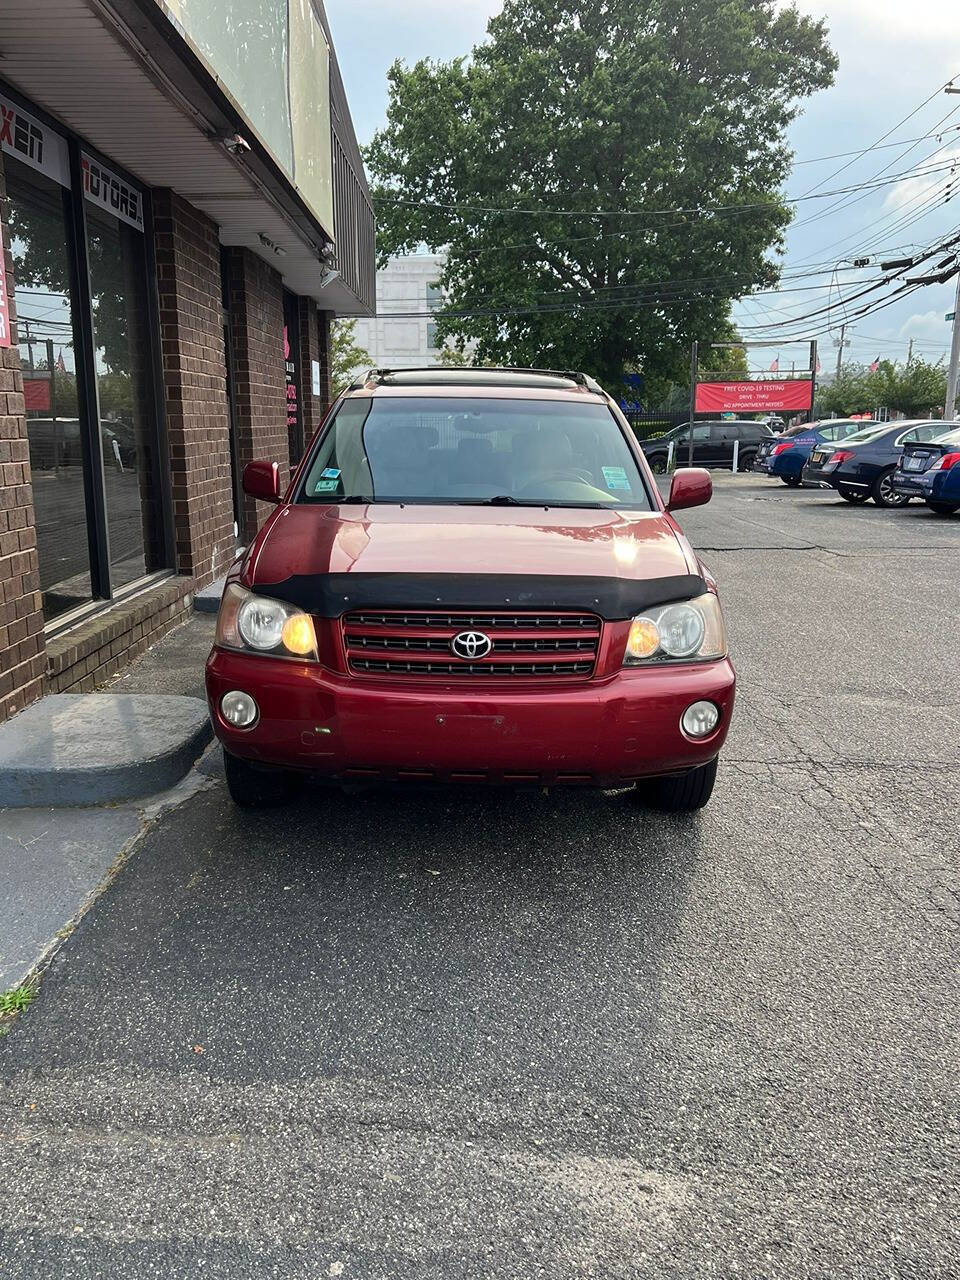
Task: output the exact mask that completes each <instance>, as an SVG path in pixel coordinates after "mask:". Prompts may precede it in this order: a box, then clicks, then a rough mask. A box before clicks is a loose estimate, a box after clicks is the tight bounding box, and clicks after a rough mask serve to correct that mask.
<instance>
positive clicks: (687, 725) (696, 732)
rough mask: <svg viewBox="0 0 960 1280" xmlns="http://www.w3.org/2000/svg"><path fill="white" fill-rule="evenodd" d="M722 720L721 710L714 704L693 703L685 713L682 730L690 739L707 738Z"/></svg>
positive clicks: (681, 723) (681, 724)
mask: <svg viewBox="0 0 960 1280" xmlns="http://www.w3.org/2000/svg"><path fill="white" fill-rule="evenodd" d="M719 719H720V708H719V707H716V706H714V704H713V703H712V702H691V704H690V706H689V707H687V709H686V711H685V712H684V713H683V717H682V719H681V721H680V728H681V729H682V730H683V732H684V733H685V734H686V735H687V736H688V737H690V738H705V737H706V736H707V734H708V733H713V731H714V729H715V728H716V727H717V722H718V721H719Z"/></svg>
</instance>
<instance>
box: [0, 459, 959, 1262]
mask: <svg viewBox="0 0 960 1280" xmlns="http://www.w3.org/2000/svg"><path fill="white" fill-rule="evenodd" d="M681 523H682V524H683V525H684V527H685V529H686V530H687V531H688V533H689V535H690V537H691V539H692V541H693V542H694V544H695V545H696V546H697V547H698V549H700V550H701V551H702V552H703V555H704V558H705V560H706V561H707V563H708V565H709V566H710V568H711V569H712V570H713V572H714V573H715V574H716V576H717V578H718V579H719V581H720V586H721V591H722V596H723V601H724V605H725V609H726V614H727V622H728V629H729V633H730V639H731V646H732V650H733V656H734V661H735V663H736V665H737V668H738V673H739V677H740V689H739V693H738V706H737V712H736V719H735V723H734V726H733V729H732V732H731V736H730V739H729V742H728V745H727V750H726V754H725V756H724V758H723V760H722V763H721V770H720V774H719V778H718V783H717V790H716V792H715V794H714V799H713V801H712V803H711V805H710V806H709V807H708V808H707V809H706V810H705V811H704V812H703V813H701V814H699V815H697V816H694V817H683V818H670V817H664V816H661V815H656V814H652V813H645V812H643V811H642V810H639V809H637V808H635V807H633V806H632V805H631V804H630V802H629V800H628V798H627V797H625V796H623V795H609V796H605V795H594V794H590V793H574V792H565V793H563V792H561V793H556V794H551V795H548V796H544V795H541V794H505V793H499V792H484V791H456V792H453V791H451V792H423V791H409V792H401V793H399V794H398V793H396V792H393V793H373V794H368V795H366V796H361V797H352V798H351V797H345V796H342V795H340V794H338V793H329V792H323V793H322V794H319V795H317V796H315V797H313V798H307V799H305V800H303V801H302V802H300V803H299V804H297V805H296V806H295V807H293V808H291V810H290V811H289V812H287V813H285V814H283V815H281V816H278V815H276V814H264V815H247V814H241V813H238V812H237V811H235V810H234V809H233V808H232V807H231V805H230V802H229V800H228V798H227V795H226V789H225V786H224V785H223V783H222V781H221V780H220V779H219V778H218V779H217V780H216V781H215V782H214V783H213V785H212V786H211V787H210V788H209V789H208V790H207V791H205V792H203V793H201V794H200V795H199V796H197V797H195V798H194V799H193V800H192V801H191V802H190V803H189V804H188V805H185V806H184V807H182V808H180V809H178V810H176V811H174V812H172V813H171V814H169V815H168V816H167V817H165V818H164V819H162V820H161V821H160V823H159V824H158V825H157V827H156V828H155V829H154V830H153V832H152V833H151V834H150V835H149V836H148V837H147V838H146V839H145V841H144V842H143V844H142V845H141V847H140V849H139V851H138V853H137V854H136V856H135V857H134V858H133V860H132V861H131V863H130V864H129V865H128V866H127V867H126V868H125V870H124V871H123V872H122V874H121V875H120V876H119V877H118V879H117V881H116V882H115V884H114V885H113V887H112V888H111V889H110V891H109V892H108V893H107V894H105V895H104V897H102V898H101V899H100V901H99V903H98V904H97V905H96V907H95V908H94V909H93V910H92V911H91V912H90V913H89V914H88V915H87V916H86V917H85V918H84V920H83V921H82V922H81V925H80V927H79V928H78V929H77V931H76V933H75V934H74V936H73V937H72V938H71V939H70V940H69V941H68V943H67V944H66V945H65V946H64V948H63V949H62V950H61V951H60V953H59V954H58V957H57V959H56V960H55V962H54V964H53V967H52V968H51V970H50V972H49V973H48V974H47V976H46V978H45V980H44V982H43V986H42V989H41V994H40V997H39V999H38V1001H37V1002H36V1004H35V1005H34V1006H33V1007H32V1008H31V1009H30V1010H29V1011H28V1012H27V1013H26V1014H24V1015H21V1017H20V1018H19V1019H18V1022H17V1024H16V1025H15V1027H14V1029H13V1031H12V1032H11V1034H10V1035H8V1036H7V1037H6V1039H4V1040H3V1041H0V1077H2V1079H3V1081H4V1084H3V1088H2V1093H0V1186H2V1187H3V1193H2V1195H0V1275H2V1276H4V1277H5V1278H6V1277H18V1278H19V1277H31V1278H32V1277H41V1276H43V1277H49V1276H54V1275H56V1276H63V1277H74V1276H76V1277H79V1276H84V1277H86V1276H90V1277H93V1276H98V1277H99V1276H110V1277H118V1276H123V1277H126V1276H131V1277H132V1276H137V1277H140V1276H163V1277H165V1278H169V1277H180V1276H189V1277H196V1276H208V1277H231V1280H239V1278H245V1277H267V1276H278V1277H279V1276H283V1277H297V1278H299V1277H304V1278H306V1277H310V1278H311V1280H312V1278H314V1277H323V1276H328V1275H329V1276H343V1277H346V1278H347V1280H350V1278H351V1277H357V1278H361V1277H362V1278H363V1280H386V1278H387V1277H390V1278H393V1277H397V1278H400V1277H402V1278H403V1280H420V1278H426V1277H430V1278H431V1280H434V1278H436V1280H440V1278H441V1277H442V1278H443V1280H451V1278H454V1277H497V1278H498V1280H500V1278H503V1280H507V1278H508V1277H509V1278H510V1280H526V1278H527V1277H545V1278H549V1280H560V1278H566V1277H582V1276H597V1277H614V1276H615V1277H653V1278H656V1280H660V1278H661V1277H663V1278H666V1277H671V1278H673V1277H677V1278H683V1280H693V1278H696V1277H708V1276H709V1277H718V1276H722V1277H729V1276H734V1275H739V1276H747V1277H870V1278H873V1277H881V1276H882V1277H897V1278H899V1277H917V1278H918V1280H920V1278H921V1277H922V1278H923V1280H930V1278H932V1277H950V1276H954V1275H957V1274H958V1273H960V1230H958V1225H957V1224H958V1215H957V1212H956V1201H955V1194H956V1185H957V1177H956V1175H957V1167H958V1164H957V1159H958V1145H960V1140H958V1104H957V1099H958V1088H957V1086H958V1071H957V1065H958V1035H957V1017H956V1010H957V982H956V976H957V973H956V970H957V965H956V957H957V941H958V925H960V900H958V892H957V884H958V882H957V869H958V867H957V864H958V861H960V849H958V836H957V815H958V813H960V745H958V743H960V706H958V698H957V670H958V665H960V638H958V634H957V620H958V607H957V606H958V588H960V518H953V519H942V518H937V517H935V516H932V515H931V514H930V513H928V512H927V511H926V510H925V509H924V508H921V507H915V506H914V505H911V506H910V507H909V508H907V509H906V510H903V511H883V510H880V509H878V508H876V507H875V506H874V505H873V504H872V503H870V504H867V506H865V507H861V508H852V507H848V506H846V505H845V504H844V503H842V502H841V501H839V500H838V499H836V497H835V496H834V495H831V494H830V493H828V492H818V491H797V490H788V489H786V488H785V487H784V486H782V485H779V484H778V483H777V482H776V481H772V480H767V479H765V478H760V477H752V476H744V477H729V476H722V477H718V478H717V492H716V495H715V498H714V501H713V503H712V504H711V505H710V506H708V507H705V508H702V509H698V510H693V511H690V512H685V513H682V520H681ZM209 625H210V624H209V622H205V621H204V620H198V622H197V623H195V624H193V626H194V628H195V629H194V631H193V632H192V633H191V635H190V636H188V637H187V638H186V639H185V638H184V635H183V633H180V636H179V639H177V638H174V640H173V641H172V650H174V651H175V650H176V648H177V645H179V646H180V651H181V652H183V645H184V644H186V645H187V651H189V652H194V653H195V652H199V651H202V648H203V646H204V643H205V636H204V633H203V628H204V627H207V628H209ZM191 645H192V649H191V648H190V646H191ZM150 661H153V662H154V665H155V667H159V668H161V669H162V668H164V667H165V666H166V667H168V669H169V670H170V671H176V670H181V671H182V672H183V673H185V674H184V678H185V679H186V680H187V681H188V682H189V681H190V680H191V679H193V676H192V675H191V674H190V669H189V664H187V666H182V665H181V667H180V668H177V660H176V656H175V653H174V654H173V656H172V657H170V658H169V660H167V659H165V658H164V657H163V655H162V654H161V655H160V656H159V658H158V657H157V655H156V654H155V655H152V656H151V659H150ZM131 678H132V680H133V682H134V684H135V682H136V679H137V676H136V673H134V675H133V676H132V677H131Z"/></svg>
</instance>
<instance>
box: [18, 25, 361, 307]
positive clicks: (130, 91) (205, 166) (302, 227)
mask: <svg viewBox="0 0 960 1280" xmlns="http://www.w3.org/2000/svg"><path fill="white" fill-rule="evenodd" d="M163 24H166V27H167V28H169V30H168V31H165V30H164V25H163ZM184 50H185V46H184V43H183V41H182V40H180V37H179V36H178V35H177V33H176V31H175V29H174V28H173V27H172V26H171V25H170V24H169V23H168V22H167V20H166V19H165V18H164V17H163V15H162V13H161V11H160V10H159V8H158V7H157V6H156V5H155V4H154V3H153V0H146V3H144V0H111V3H109V4H108V3H106V0H3V18H2V23H0V81H6V82H7V83H8V84H9V85H11V86H12V87H13V88H14V89H16V90H19V92H20V93H21V94H22V95H23V96H24V97H26V98H27V99H30V100H31V101H32V102H34V103H36V104H37V105H38V106H40V107H42V108H43V110H44V111H46V112H47V113H48V114H49V115H50V116H52V117H54V119H55V120H58V121H60V122H62V123H63V124H64V125H65V126H67V127H68V128H69V129H71V130H72V131H73V132H74V133H76V134H78V135H80V137H81V138H82V139H83V140H85V141H86V142H88V143H89V144H90V145H91V146H92V147H94V148H96V149H97V150H98V151H100V152H102V154H103V155H104V157H105V158H106V159H107V160H113V161H114V162H115V163H116V164H117V165H119V166H122V167H123V168H124V169H126V170H127V171H128V172H129V173H130V174H131V175H132V176H133V177H135V178H137V179H138V180H139V181H140V182H142V183H143V184H144V185H145V186H148V187H170V188H172V189H173V190H174V191H176V192H178V193H179V194H180V195H181V196H183V197H184V199H186V200H188V201H189V202H190V204H192V205H194V206H195V207H196V208H197V209H199V210H201V211H202V212H203V213H205V214H207V215H208V217H210V218H212V219H213V221H214V222H216V223H217V225H218V226H219V228H220V240H221V243H223V244H225V245H245V246H246V247H247V248H249V249H250V250H252V251H253V252H254V253H256V254H257V255H258V256H259V257H261V258H263V259H264V260H265V261H267V262H269V263H270V264H271V265H272V266H273V267H275V268H276V270H278V271H279V272H280V273H281V275H282V276H283V281H284V284H285V285H286V286H287V287H288V288H289V289H291V290H293V291H294V292H295V293H298V294H301V295H304V296H307V297H312V298H315V299H316V300H317V301H318V302H320V303H321V304H322V305H323V307H324V308H325V309H329V310H335V311H337V312H338V313H340V314H345V315H349V314H357V315H360V314H368V309H367V308H365V307H364V306H363V305H362V304H361V303H360V302H359V300H357V299H354V298H353V295H352V294H351V293H349V291H347V290H344V289H343V288H342V287H339V282H337V285H338V287H337V288H336V289H331V288H329V287H328V288H327V289H326V290H324V289H322V288H321V284H322V281H323V279H324V274H325V270H326V268H325V267H324V265H323V263H322V262H321V252H322V250H323V248H324V246H325V245H326V244H328V243H329V242H330V241H331V239H332V237H331V236H330V235H329V234H328V229H326V228H323V227H321V226H320V225H319V224H318V223H317V222H316V220H315V217H314V216H313V214H312V213H311V212H310V211H309V210H308V209H307V208H306V206H305V205H304V204H303V202H302V201H301V200H300V199H299V197H298V196H297V193H296V191H295V189H294V188H293V187H292V185H291V184H290V183H289V182H288V181H287V180H286V178H285V176H284V175H283V174H282V172H281V171H280V170H279V168H278V167H277V165H276V164H275V162H274V161H273V160H272V158H271V157H270V155H269V153H267V152H266V150H265V149H264V148H263V147H262V146H261V145H260V144H259V142H258V140H257V139H256V137H255V136H254V135H252V133H251V131H250V130H249V128H248V127H247V126H246V125H245V123H244V121H243V119H242V117H240V116H239V115H238V113H237V112H236V110H235V108H233V107H232V105H231V103H230V101H229V99H228V98H227V97H226V95H224V94H222V93H220V92H219V91H218V88H217V85H216V82H215V81H214V80H213V78H212V77H210V76H209V75H208V74H207V73H206V72H205V70H204V69H203V68H202V67H201V66H200V65H199V64H198V63H196V61H195V60H193V61H191V59H190V58H189V57H186V56H185V54H184ZM238 132H239V133H240V134H241V135H242V136H243V137H244V139H245V140H249V143H250V150H249V151H247V150H243V151H242V152H241V153H240V154H238V155H234V154H232V153H231V151H230V150H228V149H227V145H225V142H224V139H227V138H229V137H231V136H233V135H235V134H236V133H238Z"/></svg>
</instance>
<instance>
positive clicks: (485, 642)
mask: <svg viewBox="0 0 960 1280" xmlns="http://www.w3.org/2000/svg"><path fill="white" fill-rule="evenodd" d="M492 648H493V641H492V640H491V639H490V637H489V636H485V635H484V634H483V632H482V631H461V632H460V634H459V635H456V636H454V637H453V639H452V640H451V641H450V651H451V653H453V654H454V655H455V656H456V657H458V658H463V660H464V661H465V662H475V661H476V659H477V658H485V657H486V656H487V654H488V653H489V652H490V650H491V649H492Z"/></svg>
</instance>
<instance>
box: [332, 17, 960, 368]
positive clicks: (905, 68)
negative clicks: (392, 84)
mask: <svg viewBox="0 0 960 1280" xmlns="http://www.w3.org/2000/svg"><path fill="white" fill-rule="evenodd" d="M500 7H501V6H500V0H364V2H363V3H358V2H357V0H326V8H327V13H328V16H329V19H330V23H331V26H332V28H333V36H334V42H335V44H336V48H337V54H338V57H339V60H340V65H341V69H342V71H343V76H344V79H345V81H346V87H347V94H348V96H349V99H350V103H351V107H352V111H353V118H354V123H355V124H356V128H357V132H358V134H359V136H360V140H361V142H366V141H368V140H369V138H370V137H371V135H372V134H373V132H374V131H375V130H376V129H377V128H378V127H379V126H380V125H381V124H382V123H383V119H384V112H385V108H386V100H387V95H386V72H387V68H388V67H389V66H390V64H391V62H393V60H394V59H395V58H403V59H405V60H406V61H408V62H413V61H415V60H416V59H417V58H421V57H431V58H452V57H456V56H457V55H459V54H465V53H468V52H469V50H470V48H471V47H472V46H473V45H474V44H475V43H476V42H477V41H479V40H481V39H482V38H483V36H484V32H485V29H486V23H487V20H488V18H489V17H490V15H491V14H493V13H495V12H496V11H497V10H498V9H499V8H500ZM799 7H800V8H801V9H802V10H804V11H805V12H808V13H810V14H811V15H813V16H815V17H825V18H826V19H827V23H828V25H829V28H830V36H831V41H832V43H833V46H834V48H835V49H836V51H837V53H838V54H839V57H840V70H839V72H838V74H837V78H836V83H835V84H834V86H833V88H832V89H829V90H827V91H826V92H824V93H821V94H819V95H818V96H817V97H815V98H814V99H812V100H811V101H810V102H808V103H807V105H806V110H805V113H804V115H803V116H802V117H801V118H800V119H799V120H798V121H797V122H796V123H795V125H794V126H793V129H792V133H791V143H792V146H793V149H794V151H795V153H796V161H795V167H794V171H793V175H792V177H791V179H790V181H789V182H788V184H787V192H788V194H789V195H790V196H800V195H803V194H804V193H806V192H809V191H811V189H813V188H818V187H819V190H821V191H833V190H835V189H836V188H838V187H847V186H850V185H853V184H856V183H859V182H865V181H867V180H869V179H871V178H873V177H874V176H875V175H880V174H881V171H882V170H886V173H887V174H891V173H892V174H896V173H902V172H904V171H907V170H911V169H916V168H921V167H927V168H930V169H937V170H940V171H939V172H931V173H930V174H928V175H926V176H919V177H914V178H909V179H906V180H904V181H903V182H898V183H896V184H895V185H892V186H877V187H876V188H875V189H873V190H870V191H867V192H860V193H855V194H853V195H851V196H848V197H845V198H843V199H840V198H837V199H815V200H805V201H802V202H800V203H799V204H798V205H797V207H796V217H795V222H794V226H793V227H792V229H791V231H790V235H789V240H788V247H787V255H786V274H787V275H789V274H790V272H791V269H796V268H802V267H803V266H808V265H809V264H811V263H813V264H817V265H820V264H824V263H834V262H837V261H838V260H840V259H843V258H850V257H854V256H860V255H861V254H868V253H869V254H871V255H873V257H874V261H875V262H876V261H879V258H880V257H882V256H889V255H890V254H891V253H892V251H893V250H895V249H900V248H901V247H910V248H916V247H919V246H921V245H932V244H935V243H936V242H937V240H938V239H940V238H943V237H944V236H945V235H946V234H947V233H948V232H950V231H952V230H954V229H960V128H957V126H960V96H949V97H948V96H946V95H944V94H943V93H938V92H936V91H937V90H938V89H939V87H940V86H941V85H943V84H944V83H945V82H946V81H947V80H949V79H951V78H952V77H954V76H956V77H957V84H958V85H960V26H958V23H957V0H911V2H910V3H905V2H904V0H799ZM784 74H785V75H789V68H785V69H784ZM931 95H933V97H932V100H931V101H930V102H928V103H927V105H926V106H924V107H923V108H922V109H921V110H919V111H917V112H916V114H914V115H913V116H912V118H910V119H909V120H906V119H905V118H906V117H907V116H909V115H910V113H912V112H914V111H915V109H916V108H917V107H919V106H920V104H921V103H923V102H924V100H925V99H927V98H930V97H931ZM944 117H946V119H945V118H944ZM900 121H905V122H904V123H903V124H902V125H899V122H900ZM898 125H899V127H895V126H898ZM951 126H953V129H952V131H951ZM891 130H892V132H889V131H891ZM943 131H946V132H943ZM888 132H889V137H886V138H884V140H883V141H884V147H883V148H882V149H880V148H878V149H874V150H871V151H870V153H869V154H867V155H865V156H862V157H860V158H857V157H856V155H853V156H846V155H843V156H838V153H844V152H854V153H856V152H858V151H861V150H863V149H864V148H867V147H872V146H873V144H875V143H877V142H878V141H879V140H880V139H881V137H882V136H883V135H884V134H887V133H888ZM927 135H932V136H927ZM938 135H939V136H938ZM920 138H922V139H923V141H919V142H916V144H915V145H913V144H914V140H915V139H920ZM886 143H897V144H899V145H897V146H891V147H887V146H886V145H885V144H886ZM828 156H829V157H834V158H832V159H821V157H828ZM953 159H956V160H957V162H958V165H957V172H956V186H955V195H954V197H953V199H952V200H950V201H949V202H945V201H944V198H943V197H944V196H945V194H946V186H947V182H948V180H949V177H950V173H949V170H943V169H942V166H943V165H944V164H945V163H946V164H948V163H949V162H950V161H951V160H953ZM851 161H852V163H850V162H851ZM841 166H845V167H844V168H843V169H842V172H840V173H837V174H836V176H835V177H831V175H832V174H833V173H834V172H835V171H836V170H838V169H840V168H841ZM883 176H885V175H883ZM837 204H839V207H837V208H834V207H833V206H834V205H837ZM828 210H829V212H827V211H828ZM840 270H841V275H840V276H839V277H838V278H840V279H845V280H849V281H853V280H856V279H858V278H861V277H862V278H864V279H867V278H875V270H876V269H875V268H874V269H873V270H871V269H870V268H867V269H866V270H861V271H859V272H856V271H854V270H853V269H852V268H843V267H841V269H840ZM827 278H828V277H822V278H821V279H820V280H819V281H818V283H824V281H825V279H827ZM808 279H809V277H806V278H805V280H804V281H803V282H804V283H805V282H806V281H807V280H808ZM798 283H800V282H799V281H797V280H796V278H794V281H792V282H790V281H786V280H785V281H784V290H785V291H784V293H783V295H782V296H781V297H772V298H771V297H764V298H763V299H756V300H752V301H750V302H749V303H747V304H745V305H744V306H743V307H741V308H739V309H738V313H737V314H738V318H739V319H740V320H741V322H742V323H743V324H744V325H748V324H762V323H764V322H765V321H771V320H777V319H782V318H784V314H787V315H789V314H790V313H799V312H802V311H811V310H813V309H814V307H815V306H820V305H823V299H824V295H825V293H826V290H824V289H818V290H810V291H808V292H786V289H787V288H788V287H790V288H793V287H796V285H797V284H798ZM852 288H853V286H852V285H851V286H849V287H848V289H847V290H846V292H850V291H852ZM954 291H955V281H954V282H951V283H950V284H944V285H931V286H929V287H927V288H925V289H923V290H921V291H919V292H918V293H916V294H914V295H913V296H912V297H910V298H907V299H904V300H903V301H902V302H899V303H897V304H895V305H893V306H890V307H888V308H887V309H886V310H883V311H880V312H878V313H877V314H875V315H872V316H867V317H863V318H862V319H861V320H859V321H857V322H855V323H854V324H853V326H852V328H853V332H854V337H853V340H852V343H851V346H850V348H849V349H848V350H847V351H846V352H845V358H850V359H855V360H864V361H870V360H872V359H873V358H874V357H875V356H877V355H882V356H888V357H891V358H900V359H902V358H904V356H905V355H906V351H907V342H908V340H909V338H911V337H912V338H913V339H914V350H915V351H919V352H921V353H922V354H923V355H925V356H927V357H930V358H936V357H938V356H940V355H943V354H945V353H946V351H947V348H948V345H949V338H950V325H949V324H947V323H946V321H945V320H944V315H945V313H946V312H948V311H952V310H953V304H954ZM836 297H837V295H836V294H834V295H833V299H834V301H836ZM814 300H815V301H814ZM839 314H840V313H839V310H837V309H835V311H834V315H833V319H834V320H836V319H837V318H838V317H839ZM834 336H835V335H832V334H830V333H825V334H823V335H822V338H821V358H822V360H823V363H824V365H825V366H827V367H829V366H830V365H832V364H833V363H834V362H835V361H836V355H837V350H836V346H835V345H834ZM797 351H798V348H793V347H790V346H788V345H786V344H784V345H783V347H782V349H781V350H780V353H779V354H780V359H781V368H784V367H785V364H786V362H788V361H789V360H790V359H791V358H793V357H794V355H796V353H797ZM775 354H777V352H776V349H775V348H774V350H773V352H772V354H771V358H772V356H773V355H775Z"/></svg>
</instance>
